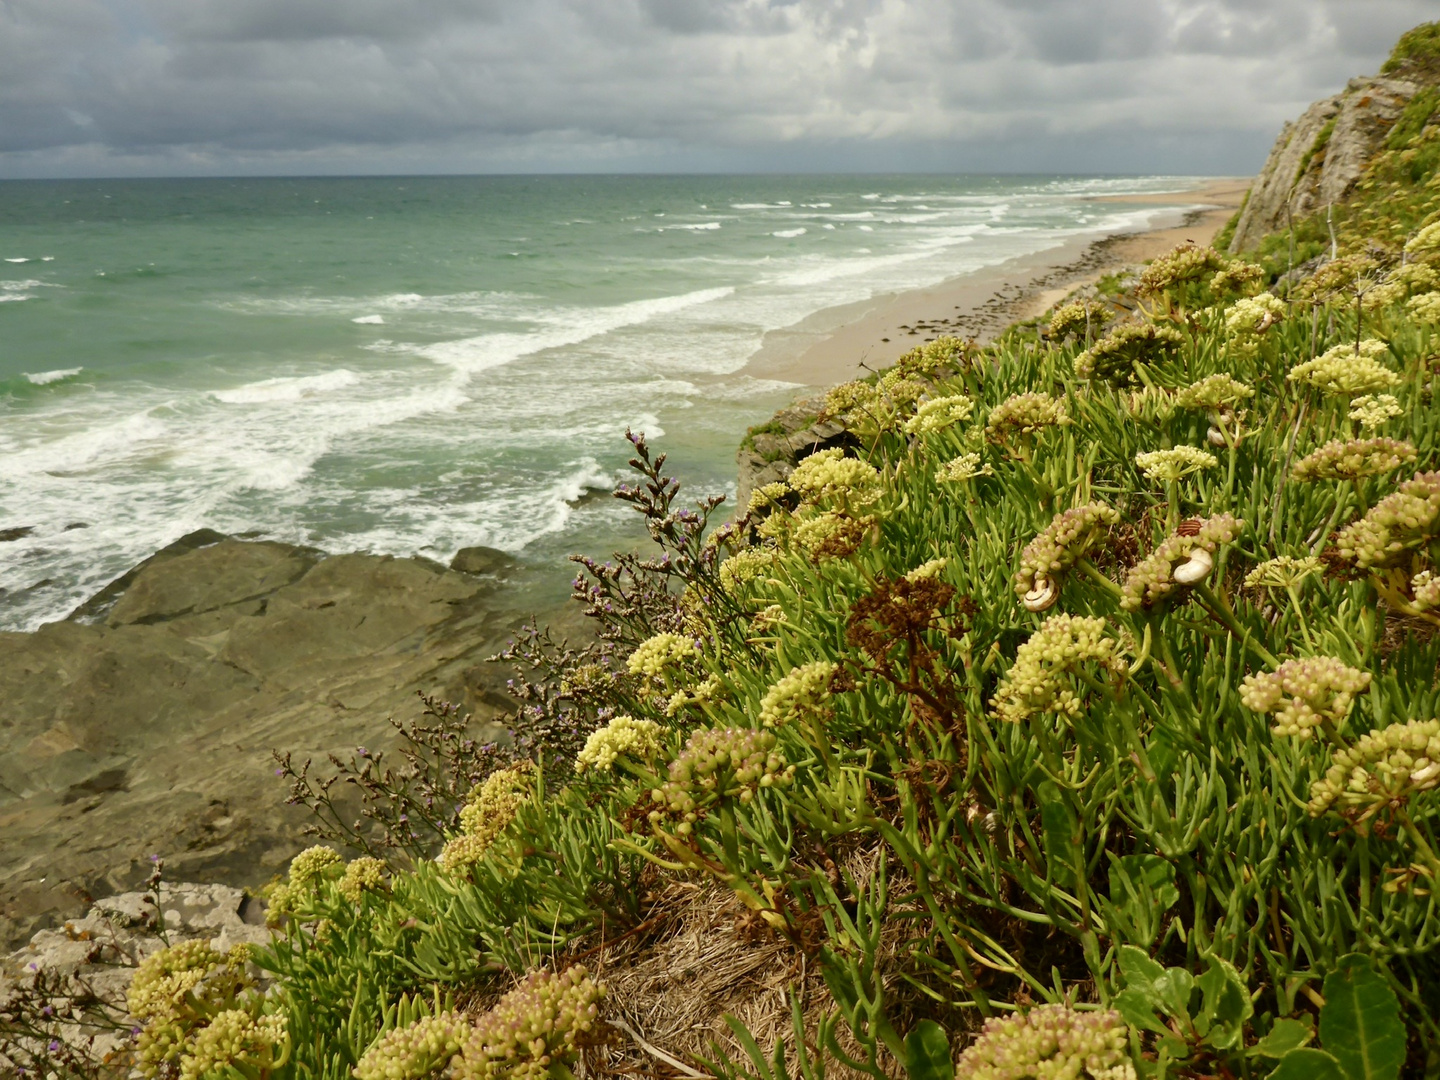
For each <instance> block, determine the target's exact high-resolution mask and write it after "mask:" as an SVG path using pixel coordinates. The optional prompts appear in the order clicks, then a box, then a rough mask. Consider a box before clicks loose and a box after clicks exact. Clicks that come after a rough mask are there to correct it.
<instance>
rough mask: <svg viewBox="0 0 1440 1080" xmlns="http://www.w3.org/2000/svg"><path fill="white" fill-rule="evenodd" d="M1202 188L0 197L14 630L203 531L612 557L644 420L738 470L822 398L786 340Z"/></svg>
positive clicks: (677, 181) (1135, 217)
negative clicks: (780, 409)
mask: <svg viewBox="0 0 1440 1080" xmlns="http://www.w3.org/2000/svg"><path fill="white" fill-rule="evenodd" d="M1190 186H1192V185H1191V184H1190V183H1187V182H1186V181H1184V180H1183V179H1177V178H1173V177H1170V178H1166V177H1148V178H1127V179H1115V178H1035V177H1024V178H996V177H933V176H894V177H888V176H887V177H881V176H863V177H853V176H804V177H776V176H765V177H633V176H625V177H618V176H617V177H543V178H542V177H486V178H481V177H445V178H367V179H297V180H292V179H263V180H248V179H247V180H148V181H74V182H70V181H53V182H6V183H0V259H3V260H4V261H0V530H4V529H16V528H25V527H28V528H30V529H31V530H32V531H31V532H30V533H29V534H28V535H25V536H23V537H22V538H20V539H17V540H12V541H9V542H5V543H0V628H3V629H28V628H33V627H34V626H36V625H38V624H39V623H41V622H43V621H46V620H48V619H53V618H57V617H61V616H63V615H65V614H66V613H67V612H69V611H70V610H71V609H72V608H73V607H74V606H75V604H76V603H77V602H79V601H81V600H83V599H84V598H85V597H87V596H89V595H90V594H92V593H93V592H94V591H96V590H97V589H98V588H99V587H101V586H103V585H104V584H105V583H106V582H108V581H110V580H111V579H113V578H114V577H115V576H117V575H118V574H120V573H122V572H124V571H125V570H126V569H128V568H129V567H130V566H132V565H134V564H135V563H136V562H137V561H139V560H140V559H142V558H144V557H146V556H148V555H149V554H151V553H153V552H154V551H155V550H156V549H157V548H159V547H161V546H163V545H164V544H166V543H169V542H170V541H173V540H175V539H177V538H178V537H180V536H181V535H183V534H185V533H186V532H189V531H191V530H193V529H196V528H200V527H202V526H204V527H210V528H214V529H218V530H220V531H222V532H229V533H251V534H256V535H261V536H266V537H273V538H276V539H281V540H286V541H291V542H301V543H310V544H314V545H316V546H319V547H322V548H325V549H327V550H332V551H346V550H371V551H380V552H391V553H395V554H417V553H418V554H423V555H427V556H430V557H432V558H436V559H441V560H448V559H449V557H450V556H451V555H452V554H453V553H454V552H455V550H456V549H458V548H460V547H462V546H466V545H470V544H488V545H492V546H495V547H500V548H504V549H506V550H508V551H511V552H513V553H516V554H517V555H519V556H520V557H521V558H522V559H523V560H524V561H526V562H527V563H530V564H532V565H537V566H542V565H555V566H561V565H563V564H562V562H561V559H562V557H563V555H564V554H566V553H567V552H570V551H574V550H583V551H590V552H601V551H604V550H606V549H607V548H609V547H611V546H613V545H614V544H616V543H623V542H625V540H626V538H627V537H628V536H630V535H632V533H633V528H632V526H630V524H629V523H628V521H627V517H626V511H624V510H623V508H621V507H619V506H618V505H616V504H615V503H614V502H613V501H612V500H608V499H603V498H596V499H587V498H584V497H583V496H584V495H585V493H586V492H587V491H603V490H606V489H608V488H609V487H610V486H611V485H612V484H613V482H614V481H615V480H616V479H617V478H619V476H620V475H621V473H622V472H623V471H624V462H625V459H626V457H627V456H628V453H627V451H628V450H629V447H628V445H627V444H626V443H625V441H624V439H623V433H624V430H625V428H626V426H627V425H632V426H634V427H635V428H637V429H640V430H644V431H646V432H647V433H649V434H650V435H651V436H653V437H655V441H656V443H657V445H658V446H659V447H660V448H662V449H664V450H666V451H668V452H669V453H670V454H671V460H672V463H673V465H674V466H675V468H677V469H678V470H679V473H680V475H681V476H682V478H683V479H684V480H685V481H686V482H687V483H688V484H689V485H691V486H692V488H693V490H694V491H695V493H697V494H699V493H701V492H702V491H715V490H724V489H725V488H726V487H727V486H733V466H734V449H735V445H736V443H737V441H738V439H739V437H740V435H741V434H742V433H743V431H744V429H745V427H746V426H748V425H750V424H753V423H756V422H757V421H760V420H763V419H765V418H766V417H767V416H768V414H769V413H770V412H771V411H773V409H774V408H776V407H777V406H778V405H780V404H782V403H783V402H784V401H785V400H786V399H787V398H788V397H789V396H790V395H791V394H793V393H794V391H795V387H793V386H790V385H787V384H783V383H775V382H766V381H762V380H757V379H753V378H750V377H747V376H742V375H739V374H737V373H738V371H739V370H740V368H742V367H743V366H744V364H745V362H746V360H747V359H748V358H749V357H750V355H751V354H752V353H753V352H754V351H755V350H756V348H758V346H759V344H760V340H761V337H762V335H763V334H764V333H765V332H766V331H767V330H772V329H776V328H779V327H783V326H788V325H791V324H793V323H795V322H797V321H798V320H800V319H802V318H804V317H805V316H807V315H809V314H811V313H813V312H815V311H817V310H820V309H823V308H827V307H833V306H836V305H840V304H845V303H850V302H852V301H856V300H862V299H865V298H867V297H869V296H872V295H876V294H880V293H888V292H895V291H898V290H903V289H909V288H916V287H920V286H924V285H929V284H933V283H935V282H938V281H940V280H943V279H945V278H949V277H953V276H955V275H957V274H961V273H966V272H970V271H973V270H976V269H978V268H980V267H983V266H987V265H993V264H994V263H997V262H1000V261H1003V260H1004V259H1007V258H1010V257H1012V256H1014V255H1019V254H1023V253H1027V252H1031V251H1036V250H1040V249H1043V248H1046V247H1050V246H1054V245H1055V244H1058V243H1060V242H1062V241H1063V240H1064V239H1065V238H1067V237H1069V236H1071V235H1074V234H1076V233H1079V232H1089V231H1095V232H1105V231H1112V230H1114V229H1117V228H1124V227H1135V226H1138V225H1141V224H1143V223H1144V222H1145V221H1146V220H1147V218H1148V216H1150V215H1152V214H1154V213H1157V212H1159V211H1160V210H1161V208H1159V207H1156V206H1153V205H1139V204H1125V203H1123V202H1119V203H1115V202H1110V203H1095V202H1088V201H1085V200H1084V198H1083V196H1086V195H1095V194H1124V193H1139V192H1154V191H1175V190H1183V189H1185V188H1187V187H1190ZM1176 201H1177V203H1183V202H1184V198H1183V197H1177V200H1176ZM563 573H564V571H562V574H563ZM555 581H556V582H563V577H561V576H558V575H557V576H556V578H555ZM555 588H557V589H560V590H562V591H563V585H560V584H557V585H556V586H555Z"/></svg>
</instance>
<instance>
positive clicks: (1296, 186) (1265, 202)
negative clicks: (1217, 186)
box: [1230, 76, 1419, 252]
mask: <svg viewBox="0 0 1440 1080" xmlns="http://www.w3.org/2000/svg"><path fill="white" fill-rule="evenodd" d="M1418 92H1419V86H1418V85H1417V84H1416V83H1414V82H1412V81H1410V80H1408V79H1400V78H1385V77H1381V76H1374V77H1365V78H1359V79H1351V80H1350V83H1349V85H1347V86H1346V87H1345V90H1344V92H1343V93H1339V94H1336V95H1335V96H1334V97H1329V98H1325V99H1323V100H1321V101H1317V102H1315V104H1313V105H1311V106H1310V108H1308V109H1306V110H1305V113H1304V115H1302V116H1301V117H1300V119H1298V120H1296V121H1294V122H1292V123H1289V124H1286V125H1285V127H1284V129H1283V130H1281V132H1280V137H1279V138H1278V139H1276V140H1275V146H1274V147H1273V148H1272V149H1271V151H1270V156H1269V158H1268V159H1266V162H1265V168H1264V169H1262V170H1261V171H1260V175H1259V176H1258V177H1256V179H1255V183H1254V184H1253V185H1252V186H1251V188H1250V197H1249V199H1248V200H1247V201H1246V203H1245V207H1244V209H1243V210H1242V211H1241V212H1240V221H1239V223H1238V224H1237V225H1236V227H1235V236H1234V239H1232V240H1231V242H1230V251H1231V252H1240V251H1245V250H1247V249H1249V248H1252V247H1254V246H1255V245H1256V244H1258V243H1259V242H1260V239H1261V237H1263V236H1264V235H1265V234H1266V233H1270V232H1275V231H1276V230H1278V229H1283V228H1285V227H1286V226H1287V220H1288V219H1289V218H1299V217H1304V216H1305V215H1307V214H1313V213H1315V212H1316V211H1319V210H1323V209H1324V208H1325V207H1326V206H1329V205H1331V204H1333V203H1337V202H1340V201H1342V200H1343V199H1344V198H1345V197H1346V195H1348V194H1349V193H1350V191H1351V189H1352V188H1353V187H1354V185H1355V182H1356V181H1357V180H1358V179H1359V178H1360V174H1361V173H1362V172H1364V170H1365V166H1366V164H1367V163H1368V162H1369V161H1370V159H1371V157H1373V156H1374V154H1375V153H1376V151H1378V150H1379V149H1380V146H1381V144H1382V143H1383V142H1384V140H1385V137H1386V135H1387V134H1388V133H1389V131H1390V128H1391V127H1392V126H1393V125H1394V124H1395V121H1396V120H1398V119H1399V118H1400V114H1401V113H1402V112H1404V111H1405V106H1406V105H1408V104H1409V102H1410V99H1411V98H1413V97H1414V96H1415V95H1416V93H1418Z"/></svg>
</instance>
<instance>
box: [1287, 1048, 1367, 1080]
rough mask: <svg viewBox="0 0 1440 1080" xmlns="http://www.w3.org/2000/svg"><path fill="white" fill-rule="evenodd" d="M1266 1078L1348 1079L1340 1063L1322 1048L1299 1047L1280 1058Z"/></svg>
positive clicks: (1300, 1079)
mask: <svg viewBox="0 0 1440 1080" xmlns="http://www.w3.org/2000/svg"><path fill="white" fill-rule="evenodd" d="M1268 1080H1349V1078H1348V1077H1347V1076H1346V1075H1345V1071H1344V1070H1343V1069H1341V1068H1340V1063H1339V1062H1338V1061H1336V1060H1335V1059H1334V1058H1333V1057H1332V1056H1331V1055H1329V1054H1327V1053H1326V1052H1325V1051H1324V1050H1312V1049H1310V1048H1309V1047H1301V1048H1300V1049H1298V1050H1291V1051H1290V1052H1289V1053H1288V1054H1286V1055H1285V1056H1284V1057H1282V1058H1281V1059H1280V1064H1279V1065H1277V1066H1276V1067H1275V1071H1274V1072H1272V1073H1271V1074H1270V1076H1269V1078H1268Z"/></svg>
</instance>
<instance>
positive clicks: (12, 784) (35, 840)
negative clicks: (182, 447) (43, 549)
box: [0, 533, 524, 945]
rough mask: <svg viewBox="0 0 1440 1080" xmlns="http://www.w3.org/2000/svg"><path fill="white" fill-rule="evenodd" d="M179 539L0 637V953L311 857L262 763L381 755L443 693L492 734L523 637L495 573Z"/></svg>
mask: <svg viewBox="0 0 1440 1080" xmlns="http://www.w3.org/2000/svg"><path fill="white" fill-rule="evenodd" d="M481 563H483V564H484V569H485V573H486V575H487V576H484V577H482V576H476V575H475V574H471V573H461V572H459V571H456V570H451V569H448V568H446V567H444V566H442V565H440V564H438V563H434V562H430V561H428V560H423V559H397V558H391V557H389V556H377V555H331V556H326V555H323V554H322V553H321V552H318V551H315V550H313V549H309V548H303V547H295V546H292V545H289V544H279V543H271V542H245V541H239V540H233V539H229V538H226V537H223V536H220V535H219V534H217V533H201V534H196V535H192V536H191V537H187V538H186V540H185V541H182V542H180V543H177V544H175V545H172V547H170V548H167V549H166V550H165V551H164V552H162V553H160V554H159V555H157V556H155V557H154V558H152V559H150V560H148V561H147V562H146V563H144V564H142V565H141V566H140V567H137V568H136V569H135V570H134V571H132V572H131V573H129V574H127V575H125V576H124V577H123V578H121V579H120V580H119V581H117V582H116V583H114V584H113V585H112V586H110V587H108V588H107V589H105V590H103V591H102V592H101V593H100V594H98V595H97V596H96V597H95V598H94V599H93V600H91V601H90V602H88V603H86V604H85V605H83V606H82V607H81V608H80V609H79V611H77V612H76V613H75V614H74V615H72V616H71V617H70V618H68V619H65V620H62V621H59V622H55V623H50V624H48V625H46V626H43V627H41V628H40V629H39V630H36V631H35V632H34V633H28V634H25V633H0V702H3V703H4V706H3V708H0V945H4V944H6V943H9V944H14V943H16V942H18V941H20V940H24V939H25V938H28V937H29V936H30V935H31V933H33V931H34V930H35V929H36V928H37V927H39V926H44V925H50V924H53V923H54V922H55V921H56V920H57V919H60V918H64V917H68V916H71V915H73V914H76V913H78V912H79V911H83V910H84V909H85V907H86V906H87V904H88V902H89V900H90V898H91V897H94V896H102V895H106V894H112V893H117V892H121V891H123V890H125V889H128V888H133V887H135V886H136V885H138V884H139V883H140V882H141V881H143V880H144V878H145V876H146V874H147V873H148V871H149V865H148V862H147V859H146V857H147V856H148V855H150V854H157V853H158V854H161V855H163V856H164V857H165V858H166V860H167V862H168V864H169V866H170V869H171V871H172V872H174V873H176V874H177V875H179V876H183V877H186V878H200V879H204V880H209V881H216V882H222V883H228V884H231V885H255V884H260V883H263V882H264V881H266V880H268V879H269V878H270V877H271V876H272V875H273V874H275V873H276V872H278V871H280V870H282V869H283V867H284V866H285V864H286V862H287V861H288V860H289V859H290V857H291V856H293V855H294V854H295V852H296V851H298V850H299V849H300V847H302V846H304V840H303V837H302V835H301V829H302V826H303V825H305V824H306V823H307V818H306V815H305V813H304V812H303V811H302V810H300V809H299V808H296V807H289V806H286V805H285V804H284V800H285V796H286V794H287V791H286V789H285V787H284V785H283V784H282V783H281V781H280V780H278V779H277V778H276V777H275V775H274V773H275V766H274V762H273V761H272V760H271V757H270V752H271V750H272V748H278V749H281V750H292V751H294V753H295V756H296V758H297V759H298V760H303V759H304V758H306V757H313V758H314V759H315V760H316V761H317V762H323V760H324V758H325V755H326V753H327V752H332V751H334V752H343V753H348V752H349V750H351V749H353V748H354V747H355V746H356V745H366V746H369V747H376V748H384V747H385V746H387V745H388V744H389V742H390V737H391V736H392V734H393V732H392V728H391V727H390V725H389V724H388V723H387V718H389V717H395V718H396V719H402V720H412V719H415V718H416V717H417V716H418V715H419V713H420V709H421V706H420V702H419V701H418V698H417V696H416V691H417V690H421V691H425V692H426V693H435V694H438V695H439V696H441V697H443V698H446V699H448V700H450V701H453V702H455V703H456V704H458V705H461V706H462V707H464V708H466V709H467V710H469V711H471V712H472V713H473V714H475V715H476V716H477V717H479V718H480V719H482V720H484V719H486V718H489V717H494V716H496V715H497V714H498V713H499V712H500V711H501V710H502V709H504V708H506V707H507V706H508V699H507V698H506V696H505V694H504V677H505V674H506V673H505V672H503V671H501V670H499V669H497V668H496V667H495V666H494V665H486V664H484V663H483V660H484V658H485V657H486V656H488V655H490V654H492V653H494V652H496V651H498V649H500V648H502V647H503V646H504V643H505V641H506V640H507V639H508V638H509V637H510V636H511V634H512V633H513V630H514V628H515V627H516V626H517V625H519V623H520V622H522V621H523V618H524V613H523V612H522V611H520V610H517V609H516V605H518V604H521V603H523V602H524V600H523V597H522V596H516V595H514V590H513V589H510V588H506V586H505V583H504V582H503V581H502V580H501V579H500V578H497V577H496V576H495V574H496V571H497V570H500V569H502V568H503V564H502V562H501V560H499V559H496V558H493V557H491V558H481V557H480V556H479V554H478V553H476V554H475V556H474V558H472V559H470V560H467V562H466V565H467V566H468V565H474V566H476V567H477V568H479V566H480V564H481Z"/></svg>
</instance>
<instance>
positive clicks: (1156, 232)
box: [744, 177, 1250, 387]
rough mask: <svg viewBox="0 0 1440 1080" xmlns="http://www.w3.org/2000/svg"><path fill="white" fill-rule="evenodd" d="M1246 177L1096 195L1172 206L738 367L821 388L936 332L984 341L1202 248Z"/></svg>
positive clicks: (815, 320)
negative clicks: (1147, 223) (1079, 294)
mask: <svg viewBox="0 0 1440 1080" xmlns="http://www.w3.org/2000/svg"><path fill="white" fill-rule="evenodd" d="M1249 186H1250V180H1249V179H1248V178H1236V177H1224V178H1216V179H1213V180H1210V181H1208V182H1207V183H1205V184H1204V185H1203V186H1201V187H1198V188H1195V189H1194V190H1193V191H1189V192H1184V193H1166V194H1160V195H1123V196H1096V197H1095V201H1096V202H1121V203H1127V204H1135V203H1140V204H1144V203H1152V204H1161V205H1165V206H1168V207H1174V209H1173V210H1171V211H1169V212H1167V213H1166V214H1163V215H1161V216H1160V217H1159V219H1158V221H1157V223H1156V224H1155V226H1154V227H1152V228H1148V229H1142V230H1137V231H1135V232H1120V233H1112V234H1110V235H1106V236H1099V237H1096V236H1094V235H1089V236H1079V237H1075V238H1074V239H1072V240H1070V241H1068V242H1066V243H1065V244H1062V245H1060V246H1059V247H1054V248H1050V249H1049V250H1047V251H1042V252H1038V253H1036V254H1033V255H1026V256H1022V257H1020V258H1016V259H1011V260H1009V261H1007V262H1004V263H999V264H997V265H995V266H990V267H985V268H983V269H981V270H977V271H974V272H972V273H969V274H964V275H961V276H958V277H955V278H951V279H950V280H948V281H944V282H941V283H940V284H939V285H936V286H933V287H932V288H928V289H919V290H915V291H913V292H905V293H899V294H892V295H887V296H877V297H873V298H871V299H869V300H865V301H861V302H860V303H856V304H850V305H847V306H845V307H838V308H829V309H827V310H825V311H820V312H817V313H815V314H814V315H812V316H810V317H809V318H807V319H805V320H803V321H801V322H800V323H797V324H796V325H794V326H789V327H786V328H784V329H783V330H776V331H772V332H771V333H769V334H767V335H765V340H764V343H763V344H762V345H761V347H760V349H759V350H758V351H757V352H756V353H755V355H754V356H752V357H751V359H750V361H749V363H748V364H747V365H746V367H745V369H744V371H745V373H746V374H749V375H753V376H755V377H756V378H764V379H777V380H781V381H785V382H793V383H798V384H801V385H803V386H810V387H825V386H833V385H835V384H836V383H841V382H845V381H846V380H849V379H854V378H858V377H860V376H862V375H864V374H865V373H866V369H867V368H868V369H870V370H874V369H877V368H883V367H886V366H887V365H889V364H893V363H894V362H895V361H896V360H897V359H899V357H900V356H901V355H902V354H904V353H906V352H908V351H909V350H910V349H913V348H914V347H915V346H916V345H918V344H921V343H922V342H925V341H929V340H932V339H934V338H936V337H939V336H940V335H942V334H953V335H955V336H957V337H967V338H976V339H977V340H982V341H983V340H985V339H986V338H987V337H989V336H991V335H993V334H995V333H998V332H999V331H1000V330H1001V329H1003V328H1004V327H1005V326H1006V325H1008V324H1009V323H1011V322H1013V321H1014V320H1015V319H1020V318H1026V317H1028V316H1031V315H1036V314H1039V313H1040V312H1043V311H1044V310H1046V309H1047V308H1049V307H1050V306H1051V305H1052V304H1054V303H1055V302H1056V301H1057V300H1059V299H1061V298H1062V297H1064V296H1065V294H1066V293H1068V292H1070V290H1072V289H1075V288H1077V287H1079V286H1081V285H1086V284H1089V283H1090V282H1093V281H1095V280H1096V279H1098V278H1099V277H1101V276H1102V275H1103V274H1105V273H1107V272H1109V271H1111V270H1114V269H1115V268H1117V267H1120V266H1125V265H1129V264H1132V263H1138V262H1143V261H1145V260H1146V259H1151V258H1154V257H1155V256H1156V255H1159V254H1161V253H1162V252H1165V251H1168V250H1170V249H1171V248H1173V247H1174V246H1175V245H1176V244H1179V243H1181V242H1183V241H1185V240H1193V241H1194V242H1195V243H1197V244H1207V243H1209V242H1210V241H1211V240H1212V239H1213V238H1214V236H1215V235H1216V233H1218V232H1219V231H1220V229H1221V228H1223V227H1224V225H1225V222H1226V221H1228V220H1229V219H1230V216H1231V215H1232V214H1233V213H1234V212H1235V210H1236V208H1237V207H1239V205H1240V203H1241V201H1242V200H1243V199H1244V197H1245V192H1246V190H1247V189H1248V188H1249Z"/></svg>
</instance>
